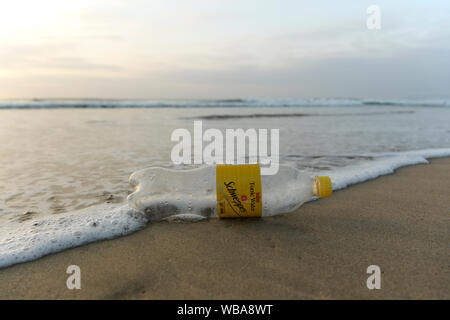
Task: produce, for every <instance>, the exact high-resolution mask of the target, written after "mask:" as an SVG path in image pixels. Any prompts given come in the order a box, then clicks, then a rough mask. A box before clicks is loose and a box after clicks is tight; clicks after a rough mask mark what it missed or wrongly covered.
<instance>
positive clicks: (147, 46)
mask: <svg viewBox="0 0 450 320" xmlns="http://www.w3.org/2000/svg"><path fill="white" fill-rule="evenodd" d="M319 2H320V4H319ZM372 4H377V5H379V7H380V9H381V29H380V30H369V29H368V28H367V27H366V19H367V17H368V14H367V13H366V9H367V7H368V6H370V5H372ZM449 15H450V1H413V0H404V1H400V0H397V1H388V0H386V1H377V2H373V1H365V0H360V1H354V0H353V1H343V0H341V1H333V0H330V1H299V0H271V1H264V0H223V1H216V0H190V1H186V0H182V1H181V0H180V1H175V0H152V1H143V0H142V1H141V0H123V1H122V0H107V1H106V0H105V1H92V0H77V1H69V0H67V1H60V0H39V1H35V0H13V1H12V0H11V1H10V0H0V98H44V97H46V98H52V97H53V98H68V97H72V98H155V99H158V98H247V97H260V98H268V97H273V98H277V97H291V98H310V97H365V98H406V97H426V98H430V97H450V17H449Z"/></svg>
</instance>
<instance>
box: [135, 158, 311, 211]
mask: <svg viewBox="0 0 450 320" xmlns="http://www.w3.org/2000/svg"><path fill="white" fill-rule="evenodd" d="M313 181H314V177H312V176H309V175H307V174H305V173H303V172H301V171H299V170H297V169H295V168H293V167H290V166H286V165H280V167H279V170H278V173H277V174H275V175H271V176H261V187H262V196H261V200H262V216H273V215H277V214H283V213H287V212H291V211H294V210H295V209H297V208H298V207H299V206H300V205H302V204H303V203H304V202H305V201H308V200H310V199H311V198H312V197H313V196H314V183H313ZM130 183H131V185H132V186H133V187H134V188H135V192H133V193H132V194H130V195H129V196H128V202H129V204H130V205H131V206H132V207H133V208H134V209H136V210H138V211H140V212H143V213H145V214H146V216H147V218H148V219H149V220H162V219H165V218H168V217H171V216H175V215H180V214H192V215H198V216H201V217H205V218H207V217H217V216H218V213H217V201H216V167H215V166H206V167H201V168H198V169H191V170H171V169H166V168H160V167H152V168H147V169H143V170H140V171H137V172H135V173H133V174H132V176H131V177H130Z"/></svg>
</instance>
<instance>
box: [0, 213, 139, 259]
mask: <svg viewBox="0 0 450 320" xmlns="http://www.w3.org/2000/svg"><path fill="white" fill-rule="evenodd" d="M146 223H147V221H146V219H145V217H144V216H143V215H142V214H140V213H139V212H137V211H135V210H133V209H131V208H130V207H129V206H128V205H123V204H122V205H121V206H117V205H116V206H113V205H100V206H92V207H89V208H86V209H83V210H79V211H72V212H69V213H64V214H58V215H52V216H45V217H36V218H33V219H30V220H28V221H25V222H17V221H10V222H8V223H5V224H2V225H1V226H0V268H3V267H7V266H10V265H13V264H16V263H21V262H26V261H30V260H35V259H38V258H40V257H42V256H44V255H48V254H51V253H55V252H58V251H62V250H65V249H69V248H73V247H77V246H80V245H83V244H86V243H90V242H94V241H98V240H104V239H111V238H116V237H119V236H123V235H126V234H129V233H132V232H134V231H137V230H139V229H141V228H143V227H144V226H145V225H146Z"/></svg>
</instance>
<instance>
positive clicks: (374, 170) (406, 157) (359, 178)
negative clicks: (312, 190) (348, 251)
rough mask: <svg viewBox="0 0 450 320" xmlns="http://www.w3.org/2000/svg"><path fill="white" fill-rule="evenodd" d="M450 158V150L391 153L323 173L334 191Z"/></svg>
mask: <svg viewBox="0 0 450 320" xmlns="http://www.w3.org/2000/svg"><path fill="white" fill-rule="evenodd" d="M448 156H450V148H444V149H426V150H415V151H407V152H399V153H390V154H384V155H382V156H379V157H377V158H376V159H375V160H373V161H368V162H363V163H361V164H359V165H354V166H349V167H344V168H339V169H334V170H332V172H331V173H330V172H322V173H323V174H326V175H329V176H330V178H331V181H332V183H333V190H339V189H344V188H346V187H348V186H349V185H352V184H355V183H361V182H364V181H367V180H371V179H375V178H377V177H379V176H382V175H386V174H391V173H393V172H394V171H395V170H396V169H398V168H400V167H405V166H411V165H415V164H421V163H428V161H427V158H439V157H448Z"/></svg>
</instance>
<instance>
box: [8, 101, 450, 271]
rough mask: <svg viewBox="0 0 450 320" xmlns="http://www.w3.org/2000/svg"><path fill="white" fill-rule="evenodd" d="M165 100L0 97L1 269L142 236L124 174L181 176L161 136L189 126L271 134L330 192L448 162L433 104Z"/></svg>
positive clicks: (444, 121)
mask: <svg viewBox="0 0 450 320" xmlns="http://www.w3.org/2000/svg"><path fill="white" fill-rule="evenodd" d="M164 103H165V104H164V105H163V104H162V102H161V101H159V102H149V101H131V102H130V101H105V100H95V101H94V103H92V102H91V101H85V100H82V101H79V100H76V101H69V102H68V101H66V100H65V101H53V100H52V101H25V102H24V101H1V103H0V146H1V147H0V267H6V266H9V265H12V264H15V263H19V262H24V261H29V260H33V259H36V258H39V257H41V256H43V255H45V254H49V253H53V252H57V251H61V250H64V249H67V248H70V247H74V246H78V245H81V244H84V243H89V242H92V241H97V240H101V239H108V238H114V237H117V236H122V235H125V234H129V233H131V232H134V231H136V230H139V229H141V228H143V227H144V226H145V225H146V224H147V223H149V222H148V221H147V218H146V217H144V216H143V215H141V214H140V213H139V212H136V211H134V210H133V209H131V208H130V207H129V206H128V205H127V202H126V197H127V195H128V194H129V193H131V192H132V191H133V189H132V187H131V186H130V185H129V183H128V178H129V176H130V175H131V174H132V173H133V172H135V171H137V170H140V169H142V168H145V167H149V166H162V167H168V168H176V169H182V168H183V167H179V166H175V165H174V164H172V162H171V160H170V153H171V149H172V147H173V145H174V142H172V141H170V136H171V133H172V131H173V130H174V129H176V128H186V129H188V130H192V128H193V121H194V120H202V121H203V127H204V129H205V130H206V129H208V128H217V129H219V130H222V131H224V130H225V129H233V128H243V129H248V128H255V129H261V128H266V129H271V128H275V129H280V163H282V164H287V165H291V166H294V167H296V168H298V169H299V170H302V171H305V172H308V173H309V174H312V175H328V176H330V177H331V179H332V181H333V188H334V190H338V189H341V188H345V187H347V186H348V185H351V184H354V183H360V182H364V181H366V180H368V179H373V178H376V177H378V176H380V175H383V174H389V173H392V172H393V171H394V170H395V169H396V168H399V167H402V166H405V165H413V164H418V163H426V162H427V160H426V159H427V158H432V157H444V156H449V155H450V125H449V123H450V121H449V120H450V107H448V104H447V102H446V101H441V100H439V101H437V100H430V101H406V100H403V101H391V102H388V101H371V100H355V99H340V100H337V101H336V100H333V99H322V100H317V101H315V100H311V101H309V100H292V99H291V100H288V99H285V100H284V101H280V100H257V99H253V100H252V99H250V100H241V99H238V100H219V101H201V102H195V101H176V102H173V101H165V102H164ZM82 107H83V108H82ZM100 107H108V108H100ZM230 107H232V108H230ZM184 167H192V166H184ZM292 192H295V190H292ZM189 218H192V217H189V216H186V219H189Z"/></svg>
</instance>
